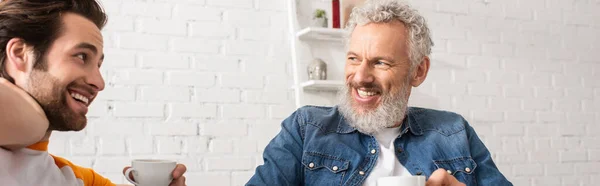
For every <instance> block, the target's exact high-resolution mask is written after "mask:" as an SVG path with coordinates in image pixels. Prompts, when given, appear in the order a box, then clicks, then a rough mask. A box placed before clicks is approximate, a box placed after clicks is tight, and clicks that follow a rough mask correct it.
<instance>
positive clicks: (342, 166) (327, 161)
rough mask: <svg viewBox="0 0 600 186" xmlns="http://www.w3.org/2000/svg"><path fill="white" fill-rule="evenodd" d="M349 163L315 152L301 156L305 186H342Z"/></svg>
mask: <svg viewBox="0 0 600 186" xmlns="http://www.w3.org/2000/svg"><path fill="white" fill-rule="evenodd" d="M349 164H350V162H349V161H347V160H344V159H342V158H338V157H335V156H331V155H326V154H321V153H317V152H305V153H304V156H302V165H303V166H304V176H305V177H304V182H305V184H306V185H342V181H343V179H344V176H345V175H346V170H348V166H349Z"/></svg>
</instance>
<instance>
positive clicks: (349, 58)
mask: <svg viewBox="0 0 600 186" xmlns="http://www.w3.org/2000/svg"><path fill="white" fill-rule="evenodd" d="M348 60H350V61H356V57H348Z"/></svg>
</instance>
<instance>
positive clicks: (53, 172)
mask: <svg viewBox="0 0 600 186" xmlns="http://www.w3.org/2000/svg"><path fill="white" fill-rule="evenodd" d="M0 185H11V186H21V185H22V186H29V185H40V186H41V185H49V186H50V185H52V186H54V185H61V186H62V185H65V186H67V185H68V186H115V184H113V183H111V182H110V180H108V179H106V178H104V177H102V176H100V175H99V174H98V173H96V172H94V170H92V169H90V168H84V167H80V166H77V165H74V164H73V163H71V162H70V161H68V160H66V159H64V158H61V157H57V156H54V155H51V154H50V153H48V141H45V142H38V143H36V144H33V145H31V146H29V147H27V148H23V149H19V150H15V151H8V150H5V149H2V148H0Z"/></svg>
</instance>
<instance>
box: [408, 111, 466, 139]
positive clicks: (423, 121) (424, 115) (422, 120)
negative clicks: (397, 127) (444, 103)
mask: <svg viewBox="0 0 600 186" xmlns="http://www.w3.org/2000/svg"><path fill="white" fill-rule="evenodd" d="M408 115H409V117H411V119H412V120H413V121H414V122H413V123H411V124H414V125H415V126H417V127H418V128H420V129H421V130H422V131H423V132H424V131H437V132H439V133H441V134H444V135H451V134H454V133H457V132H460V131H463V130H465V128H466V127H467V126H468V124H467V121H466V120H465V119H464V118H463V117H462V116H461V115H460V114H457V113H454V112H450V111H444V110H436V109H428V108H420V107H410V108H409V110H408Z"/></svg>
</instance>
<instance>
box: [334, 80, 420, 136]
mask: <svg viewBox="0 0 600 186" xmlns="http://www.w3.org/2000/svg"><path fill="white" fill-rule="evenodd" d="M408 86H409V85H408V83H406V84H405V86H403V88H401V90H400V92H399V93H397V94H395V95H393V94H383V93H382V95H381V98H382V101H381V104H380V105H379V106H378V107H377V108H376V109H375V110H367V111H365V112H364V113H358V112H357V111H356V109H354V107H353V106H352V105H353V104H355V103H354V99H353V98H352V95H351V94H352V93H351V91H350V85H346V86H344V87H343V88H342V89H341V90H340V91H339V94H338V98H339V99H340V105H339V111H340V112H341V113H342V115H343V116H344V118H345V119H346V121H347V122H348V123H349V124H350V126H352V127H354V128H356V129H357V130H358V131H360V132H361V133H364V134H367V135H374V134H376V133H377V132H379V131H381V130H383V129H385V128H389V127H393V126H395V125H396V124H397V123H400V122H402V121H404V117H405V116H406V110H407V108H408V91H409V87H408Z"/></svg>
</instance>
